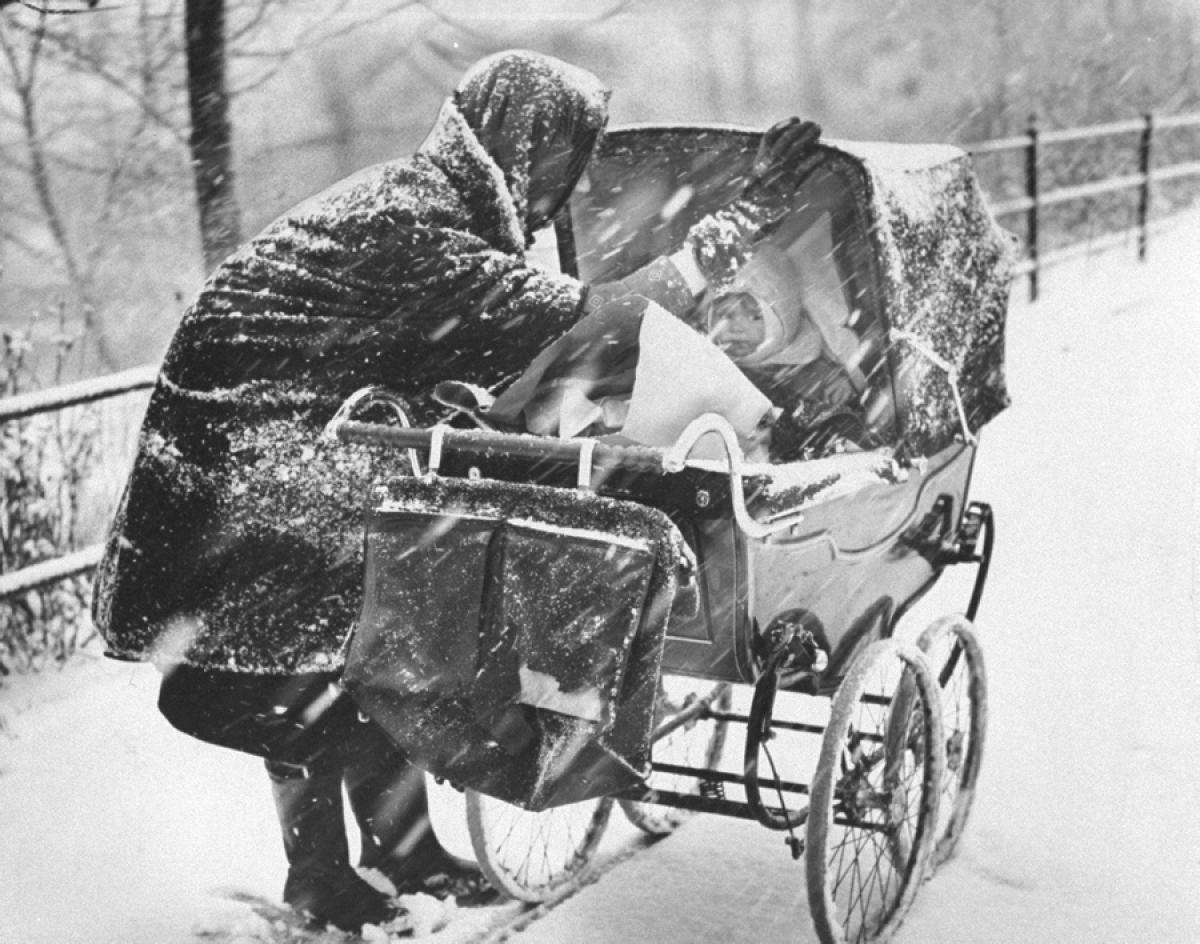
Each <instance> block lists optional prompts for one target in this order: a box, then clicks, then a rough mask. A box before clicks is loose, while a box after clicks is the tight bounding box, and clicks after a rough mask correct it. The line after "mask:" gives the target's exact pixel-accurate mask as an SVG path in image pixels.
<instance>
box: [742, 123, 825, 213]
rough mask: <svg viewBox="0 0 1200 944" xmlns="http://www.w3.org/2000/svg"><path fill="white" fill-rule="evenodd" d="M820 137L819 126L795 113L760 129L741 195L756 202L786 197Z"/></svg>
mask: <svg viewBox="0 0 1200 944" xmlns="http://www.w3.org/2000/svg"><path fill="white" fill-rule="evenodd" d="M820 137H821V126H820V125H818V124H816V123H815V122H812V121H802V120H801V119H799V118H797V117H795V116H792V117H791V118H785V119H783V121H779V122H776V123H775V124H773V125H772V126H771V127H770V128H768V129H767V130H766V131H765V132H763V136H762V141H761V142H760V143H759V145H758V153H757V154H755V155H754V164H753V165H752V167H751V170H750V179H749V180H748V181H747V183H746V188H745V190H744V191H743V196H745V197H747V198H749V199H753V200H756V201H757V200H761V199H764V198H766V199H770V198H775V199H784V198H786V197H787V196H789V195H790V193H791V191H792V190H793V189H794V188H795V185H796V183H797V181H798V171H799V165H800V164H801V163H802V162H803V161H804V159H805V158H806V157H808V156H809V154H811V153H812V150H813V148H814V147H815V146H816V143H817V140H818V139H819V138H820Z"/></svg>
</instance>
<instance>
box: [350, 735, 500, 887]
mask: <svg viewBox="0 0 1200 944" xmlns="http://www.w3.org/2000/svg"><path fill="white" fill-rule="evenodd" d="M346 792H347V794H348V795H349V797H350V809H351V811H352V812H353V813H354V818H355V821H356V822H357V823H358V828H359V832H360V833H361V834H362V856H361V858H360V860H359V865H360V866H362V867H363V868H372V869H376V870H378V871H379V872H381V873H382V874H383V875H385V876H386V877H387V879H388V881H390V882H391V883H392V884H393V886H395V888H396V891H397V893H399V894H403V893H408V892H416V891H423V892H426V893H428V894H432V895H436V896H437V897H439V898H445V897H447V896H449V895H452V894H453V895H455V897H458V896H459V895H460V894H467V893H470V894H469V897H472V898H473V897H474V895H475V893H477V892H478V891H479V890H480V889H479V887H478V886H480V885H482V884H483V882H482V879H481V877H480V873H479V870H478V869H476V868H474V867H473V866H471V865H469V864H466V863H463V862H462V861H461V860H459V859H457V858H455V857H454V856H452V855H450V854H449V853H448V852H446V851H445V850H444V849H443V848H442V846H441V843H439V842H438V840H437V836H436V835H435V834H434V832H433V826H432V824H431V823H430V821H429V806H428V800H427V797H426V793H425V775H424V773H423V772H422V771H421V770H420V769H419V768H417V767H414V766H413V765H412V764H410V763H409V762H408V760H407V758H406V757H405V756H404V754H403V752H401V751H400V750H399V749H397V748H396V747H395V746H393V745H391V743H390V742H388V743H387V744H386V745H380V746H378V747H376V748H375V749H374V750H370V751H356V752H355V753H354V756H353V758H352V760H351V763H350V764H348V765H347V768H346Z"/></svg>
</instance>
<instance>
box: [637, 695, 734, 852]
mask: <svg viewBox="0 0 1200 944" xmlns="http://www.w3.org/2000/svg"><path fill="white" fill-rule="evenodd" d="M700 703H703V704H704V705H707V706H708V707H710V708H712V709H714V710H716V711H727V710H728V709H729V686H728V685H726V684H725V683H723V682H713V681H709V680H705V679H696V678H688V677H686V676H682V675H664V676H660V678H659V680H658V701H657V704H656V705H655V713H654V714H655V717H654V721H655V729H656V730H659V729H664V726H666V729H665V733H664V734H663V736H662V737H659V738H656V739H655V741H654V747H653V757H654V762H655V763H656V764H672V765H675V766H679V767H691V768H703V769H712V768H714V767H716V766H717V765H718V764H719V762H720V759H721V751H722V750H723V748H724V746H725V729H726V727H727V724H726V722H724V721H720V720H717V719H716V718H711V717H705V714H704V712H700V713H698V714H694V713H695V710H696V708H697V707H698V706H699V704H700ZM693 714H694V716H693ZM681 717H687V718H688V720H685V721H683V723H682V724H680V725H679V726H678V727H675V728H673V729H672V728H670V725H671V723H672V721H673V720H678V719H679V718H681ZM651 785H652V786H653V787H655V788H657V789H659V790H670V791H672V792H675V793H698V792H700V791H701V790H702V789H703V787H702V786H701V783H700V781H698V780H697V779H696V778H695V777H690V776H687V775H686V774H674V773H662V772H657V773H654V774H653V775H652V777H651ZM620 803H621V809H622V810H624V811H625V815H626V816H627V817H629V821H630V822H631V823H633V824H634V825H635V826H637V827H638V828H639V829H641V830H642V831H643V832H645V833H648V834H649V835H651V836H666V835H669V834H670V833H672V832H674V831H675V830H676V829H678V828H679V827H680V826H681V825H682V824H683V823H684V822H686V821H687V820H688V818H689V817H691V816H692V815H693V813H692V812H691V811H690V810H684V809H680V808H679V807H673V806H663V805H661V804H658V803H641V802H639V801H637V800H624V799H623V800H621V801H620Z"/></svg>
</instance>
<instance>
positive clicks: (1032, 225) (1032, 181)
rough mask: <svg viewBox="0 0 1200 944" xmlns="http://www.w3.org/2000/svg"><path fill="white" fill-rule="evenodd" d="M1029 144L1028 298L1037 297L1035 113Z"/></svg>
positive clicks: (1036, 144)
mask: <svg viewBox="0 0 1200 944" xmlns="http://www.w3.org/2000/svg"><path fill="white" fill-rule="evenodd" d="M1026 133H1027V134H1028V135H1029V144H1027V145H1026V146H1025V196H1027V197H1028V198H1029V199H1030V201H1031V203H1030V205H1029V211H1028V215H1027V216H1026V226H1025V234H1026V238H1027V241H1028V244H1029V262H1030V268H1029V300H1030V301H1031V302H1035V301H1037V297H1038V256H1039V255H1040V253H1039V252H1038V207H1039V204H1038V126H1037V115H1036V114H1033V115H1030V116H1029V128H1028V130H1027V132H1026Z"/></svg>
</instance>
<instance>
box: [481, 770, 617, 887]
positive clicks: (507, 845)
mask: <svg viewBox="0 0 1200 944" xmlns="http://www.w3.org/2000/svg"><path fill="white" fill-rule="evenodd" d="M466 797H467V829H468V830H469V831H470V834H471V846H472V847H473V848H474V850H475V860H476V861H477V862H478V863H479V867H480V869H482V870H483V874H484V875H485V876H487V879H488V881H489V882H491V883H492V885H493V886H494V887H495V888H496V889H498V890H499V891H501V892H503V893H504V894H506V895H508V896H509V897H511V898H516V899H518V900H520V901H528V902H542V901H546V900H548V899H550V898H552V897H553V896H554V894H555V893H556V892H559V891H561V890H563V889H565V888H567V887H568V886H570V885H571V883H572V882H574V881H576V880H578V879H579V878H580V877H581V876H582V875H583V874H584V873H585V872H586V871H587V867H588V865H589V864H590V863H591V859H592V854H593V853H594V852H595V851H596V846H597V845H598V844H599V842H600V839H601V837H602V836H603V835H604V828H605V827H606V826H607V825H608V818H609V814H610V813H611V812H612V805H613V801H612V798H611V797H602V798H600V799H598V800H585V801H583V802H582V803H571V804H568V805H567V806H559V807H554V808H553V809H549V810H545V811H543V812H541V813H531V812H529V811H528V810H523V809H521V808H520V807H517V806H513V805H511V804H509V803H505V802H503V801H501V800H497V799H494V798H493V797H489V796H486V795H484V794H482V793H478V792H476V791H474V790H468V791H467V792H466Z"/></svg>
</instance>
